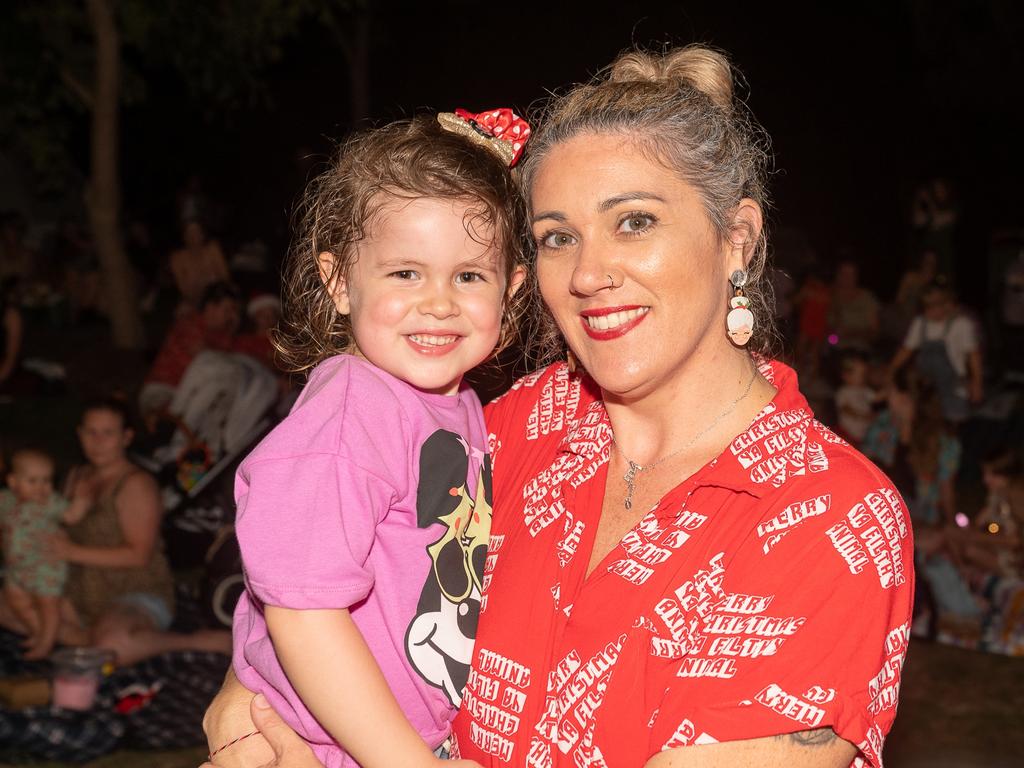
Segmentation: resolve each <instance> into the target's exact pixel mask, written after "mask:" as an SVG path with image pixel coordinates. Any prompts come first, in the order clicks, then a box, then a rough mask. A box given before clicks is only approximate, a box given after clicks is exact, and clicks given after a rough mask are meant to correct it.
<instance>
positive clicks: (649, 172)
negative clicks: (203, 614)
mask: <svg viewBox="0 0 1024 768" xmlns="http://www.w3.org/2000/svg"><path fill="white" fill-rule="evenodd" d="M764 147H765V140H764V138H763V137H762V135H761V134H760V133H759V132H758V131H757V130H756V129H755V128H754V127H753V123H752V122H751V120H750V118H749V116H748V115H747V114H746V112H745V110H744V108H743V106H742V104H741V103H739V102H738V101H736V100H735V99H734V97H733V93H732V74H731V70H730V68H729V64H728V62H727V61H726V60H725V59H724V58H723V57H722V56H721V55H719V54H718V53H716V52H714V51H711V50H709V49H706V48H702V47H688V48H683V49H676V50H673V51H670V52H668V53H667V54H665V55H648V54H644V53H630V54H626V55H624V56H622V57H620V58H619V59H618V60H617V61H616V62H615V64H614V65H613V66H612V67H611V69H610V70H609V71H608V72H607V74H606V76H605V77H604V78H603V79H600V80H598V81H596V82H594V83H592V84H590V85H583V86H578V87H576V88H574V89H573V90H571V91H569V92H568V93H567V94H565V95H564V96H561V97H559V98H556V99H555V100H554V102H553V103H552V104H551V105H550V106H549V108H548V111H547V113H546V119H545V122H544V123H543V124H542V125H541V127H540V130H539V131H538V132H537V133H536V134H535V135H534V137H533V139H532V144H531V147H530V150H531V155H530V157H529V159H528V160H527V162H526V163H525V165H524V167H523V183H524V188H525V190H526V192H527V194H528V195H529V199H530V207H531V212H532V222H533V235H534V238H535V241H536V243H537V248H538V252H537V265H536V269H537V278H538V283H539V286H540V291H541V294H542V297H543V299H544V303H545V305H546V307H547V309H548V310H549V311H550V318H549V319H550V320H552V321H553V323H552V324H551V331H552V336H553V337H555V336H557V337H558V338H562V339H564V340H565V343H566V344H567V346H568V349H569V350H570V351H571V358H572V359H573V360H574V364H575V366H576V371H575V372H573V371H572V369H571V367H570V365H569V364H566V363H558V364H555V365H552V366H550V367H548V368H546V369H544V370H542V371H540V372H538V373H536V374H533V375H532V376H528V377H526V378H524V379H522V380H520V381H519V382H517V383H516V384H515V385H514V387H513V389H512V391H511V392H510V393H508V394H507V395H505V396H504V397H502V398H500V399H499V400H498V401H496V402H495V403H493V404H492V405H491V406H490V407H489V409H488V413H487V418H488V427H489V429H490V431H491V433H492V435H491V436H492V456H493V466H494V501H495V508H496V512H495V516H494V519H493V524H492V535H491V540H490V547H489V552H488V557H487V563H486V566H485V571H484V573H485V576H484V580H483V583H484V592H483V597H482V601H481V622H480V627H479V630H478V634H477V644H476V649H475V651H474V658H473V668H472V671H471V673H470V675H469V680H468V682H467V684H466V687H465V690H464V693H463V699H462V708H461V710H460V713H459V716H458V718H457V720H456V722H455V725H454V730H453V741H452V754H453V756H457V757H461V758H463V759H468V760H473V761H476V762H477V763H480V764H483V765H487V766H492V767H498V766H538V767H541V766H544V767H546V766H557V767H561V766H594V767H595V768H596V767H597V766H612V767H613V768H623V767H626V768H628V767H631V766H635V767H636V768H640V767H641V766H644V767H646V768H670V767H683V766H701V767H702V768H711V767H712V766H736V765H786V766H833V767H834V768H846V766H866V765H873V766H876V767H878V766H881V751H882V742H883V739H884V736H885V734H886V733H887V732H888V730H889V728H890V726H891V724H892V721H893V717H894V715H895V707H896V699H897V694H898V689H899V680H900V671H901V668H902V663H903V659H904V655H905V652H906V646H907V639H908V636H909V620H910V608H911V595H912V588H913V564H912V545H911V538H910V531H909V525H908V518H907V514H906V509H905V507H904V504H903V502H902V500H901V499H900V497H899V495H898V494H897V493H896V491H895V490H894V489H893V487H892V485H891V483H890V482H889V480H888V479H887V478H886V477H885V476H884V475H883V474H882V473H881V472H880V471H879V470H878V469H877V468H876V467H874V465H872V464H871V463H870V462H869V461H867V460H866V459H865V458H864V457H863V456H861V455H860V454H859V453H858V452H857V451H856V450H854V449H853V448H851V447H850V446H849V445H847V444H846V443H845V442H843V441H842V440H841V439H839V438H838V437H836V436H835V435H834V434H833V433H832V432H830V431H829V430H828V429H827V428H825V427H824V426H822V425H821V424H820V423H818V422H817V421H816V420H815V419H814V417H813V414H812V413H811V410H810V408H809V407H808V405H807V401H806V400H805V399H804V398H803V396H802V395H801V394H800V392H799V390H798V387H797V382H796V376H795V374H794V373H793V371H792V370H790V369H788V368H786V367H785V366H783V365H781V364H779V363H774V362H770V361H769V360H768V359H767V358H765V357H762V356H760V355H752V354H751V353H750V351H749V350H750V349H754V350H757V351H758V352H760V353H767V352H768V350H769V342H770V340H771V335H772V334H771V330H770V322H771V312H770V311H768V307H767V306H766V301H765V300H764V297H763V295H762V294H761V293H760V290H759V288H760V286H761V284H762V275H763V271H764V262H765V235H764V224H763V219H762V210H763V207H764V205H765V202H766V201H765V190H764V186H763V171H764V166H765V164H766V154H765V151H764ZM731 312H738V313H739V315H737V316H736V317H731V318H728V319H727V315H729V314H730V313H731ZM744 312H746V313H748V314H743V313H744ZM749 313H752V314H753V317H754V321H755V326H754V328H753V336H752V337H750V335H749V333H748V332H747V328H748V326H749ZM748 340H749V341H750V344H749V346H747V347H744V346H743V345H744V344H745V343H746V342H747V341H748ZM226 698H227V699H229V700H233V701H235V702H236V706H237V702H238V701H245V699H244V698H242V697H240V696H239V694H238V692H237V691H236V693H235V694H234V696H233V697H232V696H228V697H226ZM254 712H255V713H256V719H257V725H260V726H263V727H267V726H268V725H269V726H270V736H271V742H272V743H273V744H274V745H275V749H276V750H277V752H276V754H277V760H276V762H275V763H274V765H281V766H288V767H289V768H297V767H300V766H306V765H315V762H312V763H310V762H307V759H308V758H307V757H305V756H304V753H303V752H302V748H301V746H299V745H297V744H295V743H294V742H292V741H291V740H290V739H289V738H288V735H287V734H286V733H284V732H283V730H282V729H281V727H280V725H279V724H278V723H276V722H274V721H273V720H272V719H268V718H271V717H272V716H271V715H269V714H268V713H267V712H266V711H265V710H256V709H254ZM214 730H217V728H214ZM265 733H266V731H265ZM215 735H216V734H215ZM381 738H386V734H382V735H381ZM211 741H213V742H217V741H218V739H217V738H211Z"/></svg>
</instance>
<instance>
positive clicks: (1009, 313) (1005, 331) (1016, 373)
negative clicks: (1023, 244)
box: [999, 248, 1024, 381]
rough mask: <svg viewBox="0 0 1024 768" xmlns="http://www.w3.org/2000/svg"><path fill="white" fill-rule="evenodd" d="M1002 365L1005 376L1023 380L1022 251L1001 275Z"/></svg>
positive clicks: (1023, 270)
mask: <svg viewBox="0 0 1024 768" xmlns="http://www.w3.org/2000/svg"><path fill="white" fill-rule="evenodd" d="M999 319H1000V321H1001V326H1002V328H1001V331H1002V334H1001V335H1002V339H1003V344H1002V353H1003V365H1004V366H1005V370H1006V372H1007V374H1008V375H1010V376H1011V377H1012V378H1014V379H1015V380H1016V381H1024V342H1022V340H1021V339H1022V337H1024V248H1021V249H1020V250H1019V251H1017V256H1016V258H1014V259H1013V260H1012V261H1010V263H1009V264H1007V265H1006V269H1005V270H1004V272H1003V296H1002V311H1001V312H1000V318H999Z"/></svg>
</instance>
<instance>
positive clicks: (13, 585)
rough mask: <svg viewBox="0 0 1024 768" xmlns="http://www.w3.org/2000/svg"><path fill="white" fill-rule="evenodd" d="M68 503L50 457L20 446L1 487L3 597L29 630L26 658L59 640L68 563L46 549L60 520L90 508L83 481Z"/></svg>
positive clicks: (45, 653)
mask: <svg viewBox="0 0 1024 768" xmlns="http://www.w3.org/2000/svg"><path fill="white" fill-rule="evenodd" d="M77 490H78V493H77V494H76V496H75V497H74V498H73V499H71V500H70V501H68V500H67V499H65V498H64V497H63V496H61V495H60V494H58V493H55V492H54V490H53V459H51V458H50V457H49V456H47V455H46V454H45V453H42V452H41V451H34V450H29V449H22V450H20V451H16V452H15V453H14V455H13V456H12V457H11V471H10V473H9V474H8V475H7V489H6V490H0V540H2V541H3V550H4V562H5V564H6V572H5V573H4V596H5V597H6V598H7V603H8V605H10V606H11V609H12V610H13V611H14V612H15V614H16V615H17V616H18V619H19V620H20V621H21V623H22V624H23V625H24V626H25V628H26V629H27V630H28V633H29V634H28V638H27V639H26V640H25V643H24V645H25V648H26V651H25V658H26V659H43V658H46V657H47V656H48V655H49V653H50V651H52V650H53V645H54V643H55V642H56V640H57V629H58V625H59V623H60V599H61V595H62V594H63V592H64V582H65V581H66V579H67V572H68V567H67V563H65V562H64V561H63V560H60V559H57V558H54V557H53V556H52V555H51V554H50V553H49V552H48V551H47V547H48V545H49V539H50V537H51V536H52V535H54V534H55V533H57V531H58V530H60V524H61V523H67V524H68V525H73V524H74V523H77V522H78V521H79V520H81V519H82V518H83V517H84V516H85V513H86V511H87V510H88V508H89V504H90V502H91V498H90V496H89V495H88V490H89V489H87V488H86V484H85V483H83V484H81V486H80V487H79V488H78V489H77Z"/></svg>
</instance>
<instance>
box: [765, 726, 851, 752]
mask: <svg viewBox="0 0 1024 768" xmlns="http://www.w3.org/2000/svg"><path fill="white" fill-rule="evenodd" d="M777 738H780V739H789V740H790V741H792V742H794V743H796V744H798V745H799V746H801V747H821V746H824V745H825V744H831V743H832V742H833V741H835V740H836V739H837V738H838V737H837V736H836V732H835V731H833V730H832V729H831V728H815V729H814V730H812V731H797V732H796V733H787V734H785V735H784V736H778V737H777Z"/></svg>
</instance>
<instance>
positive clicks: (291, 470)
mask: <svg viewBox="0 0 1024 768" xmlns="http://www.w3.org/2000/svg"><path fill="white" fill-rule="evenodd" d="M239 483H240V485H239V489H238V491H239V493H238V513H237V523H236V527H237V534H238V543H239V547H240V549H241V552H242V562H243V565H244V568H245V575H246V581H247V583H248V585H249V588H250V589H251V591H252V593H253V594H254V595H255V596H256V597H257V598H258V599H259V600H261V601H263V602H264V603H266V604H269V605H275V606H279V607H283V608H296V609H317V608H347V607H349V606H350V605H352V604H354V603H356V602H359V601H360V600H362V599H363V598H364V597H366V595H367V594H369V591H370V587H371V586H372V585H373V580H374V574H373V570H372V568H371V567H370V566H369V565H368V563H367V558H368V556H369V552H370V547H371V545H372V544H373V540H374V534H375V528H376V525H377V523H378V522H380V520H381V519H382V517H383V515H384V513H385V511H386V510H387V509H388V508H389V507H390V506H391V504H392V501H393V498H394V491H393V489H392V487H391V486H390V484H388V483H387V482H385V481H384V480H382V479H381V478H379V477H377V476H375V475H374V474H372V473H371V472H368V471H367V470H365V469H363V468H362V467H360V466H358V465H357V464H356V463H355V462H354V461H352V460H350V459H348V458H346V457H344V456H340V455H337V454H330V453H321V454H312V455H300V456H293V457H288V458H275V459H266V460H262V461H258V462H255V463H254V464H252V465H251V466H249V467H245V468H244V469H243V470H242V471H241V472H240V476H239Z"/></svg>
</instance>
